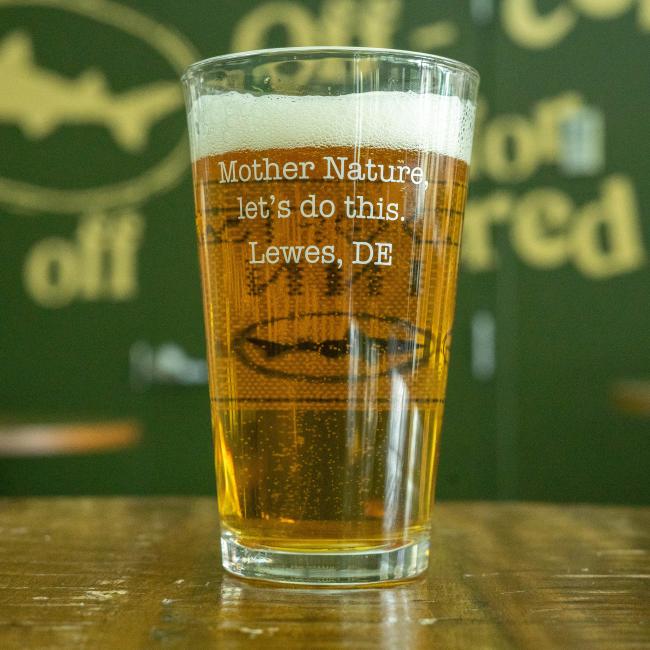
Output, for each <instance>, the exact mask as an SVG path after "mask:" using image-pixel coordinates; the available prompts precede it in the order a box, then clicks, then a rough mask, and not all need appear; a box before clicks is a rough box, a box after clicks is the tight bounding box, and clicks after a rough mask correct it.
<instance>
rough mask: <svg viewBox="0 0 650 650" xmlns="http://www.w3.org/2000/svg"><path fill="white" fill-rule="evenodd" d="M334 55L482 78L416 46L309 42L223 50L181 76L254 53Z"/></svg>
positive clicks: (185, 77) (460, 64) (463, 65)
mask: <svg viewBox="0 0 650 650" xmlns="http://www.w3.org/2000/svg"><path fill="white" fill-rule="evenodd" d="M309 54H314V55H328V54H329V55H332V56H339V57H343V56H345V55H348V56H350V55H352V56H354V55H360V56H363V57H372V56H395V57H400V58H402V59H403V60H404V62H405V63H409V62H411V63H416V62H417V63H427V64H429V65H431V66H436V65H437V66H440V67H444V68H448V69H451V70H453V71H455V72H461V73H464V74H466V75H468V76H469V77H471V78H472V79H473V80H475V81H476V82H478V81H479V80H480V74H479V73H478V71H477V70H476V69H475V68H473V67H472V66H471V65H468V64H467V63H463V62H462V61H458V60H456V59H451V58H449V57H446V56H440V55H439V54H428V53H427V52H416V51H413V50H399V49H394V48H383V47H356V46H348V45H314V46H312V45H308V46H301V47H274V48H267V49H261V50H248V51H246V52H231V53H228V54H219V55H217V56H212V57H208V58H207V59H201V60H200V61H196V62H195V63H192V64H190V65H189V66H188V67H187V68H186V69H185V72H184V73H183V74H182V76H181V81H183V82H185V81H187V80H188V79H190V78H191V77H192V76H193V75H194V74H195V73H196V72H198V71H200V70H202V69H204V68H206V67H209V66H211V65H214V64H227V63H231V62H237V61H240V60H242V61H243V60H245V59H251V58H253V57H257V56H259V57H268V58H269V59H273V58H274V57H279V56H284V55H289V56H291V55H294V59H293V60H299V58H300V57H299V55H309Z"/></svg>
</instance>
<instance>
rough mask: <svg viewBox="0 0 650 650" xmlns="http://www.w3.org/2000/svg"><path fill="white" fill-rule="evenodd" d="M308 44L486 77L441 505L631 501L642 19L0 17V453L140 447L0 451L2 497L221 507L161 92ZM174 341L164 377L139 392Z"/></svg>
mask: <svg viewBox="0 0 650 650" xmlns="http://www.w3.org/2000/svg"><path fill="white" fill-rule="evenodd" d="M324 43H333V44H358V45H367V46H380V47H397V48H405V49H417V50H423V51H432V52H436V53H440V54H443V55H446V56H451V57H454V58H459V59H461V60H464V61H466V62H468V63H471V64H473V65H474V66H475V67H477V68H478V70H479V71H480V72H481V75H482V89H481V96H482V100H481V110H480V117H479V126H478V136H477V141H476V149H475V158H474V161H473V176H474V178H473V185H472V189H471V193H470V203H469V206H468V210H467V218H466V228H465V235H464V237H465V239H464V244H463V267H462V273H461V281H460V287H459V296H458V307H457V320H456V327H455V336H454V346H453V355H452V368H451V375H450V382H449V392H448V397H449V399H448V407H447V413H446V422H445V429H444V439H443V449H442V457H441V466H440V477H439V488H438V494H439V495H440V497H444V498H463V499H474V498H489V499H493V498H516V499H531V500H557V501H609V502H629V503H644V502H648V500H649V497H650V481H648V480H647V478H646V474H647V468H648V466H650V463H649V461H650V445H649V442H648V441H649V438H650V435H649V434H650V419H648V416H647V415H646V416H645V417H644V416H643V415H641V414H639V413H635V412H634V409H632V408H630V407H629V406H626V403H625V400H624V399H622V398H621V397H620V391H621V386H623V387H624V386H625V383H624V382H626V381H631V380H634V381H638V382H641V386H642V387H643V386H645V387H646V388H645V389H646V390H650V389H649V388H648V383H645V384H644V383H643V382H650V306H649V304H648V299H649V293H650V292H649V289H650V277H649V275H648V267H647V257H648V246H649V245H650V232H649V231H650V214H649V211H648V210H649V206H650V184H649V183H648V182H647V180H646V179H647V177H648V175H649V174H650V158H649V156H648V150H649V146H648V126H647V110H648V105H649V103H650V76H649V73H648V60H649V55H650V47H649V43H650V4H649V3H648V2H647V0H616V1H614V0H612V2H603V1H602V0H548V1H544V0H537V1H535V0H501V1H500V2H491V1H490V0H483V1H480V0H473V1H471V2H470V1H469V0H468V1H467V2H465V1H463V2H459V1H458V0H436V1H435V2H425V1H422V0H417V1H413V2H410V1H407V0H322V1H320V2H291V1H287V2H259V3H258V2H249V1H238V2H234V0H228V1H225V2H220V3H216V2H212V1H207V0H194V1H193V2H192V3H179V2H173V1H172V0H158V1H156V2H154V1H153V0H147V1H140V2H135V1H134V0H131V1H128V2H127V1H126V0H120V2H119V3H118V2H112V1H108V0H88V1H85V2H84V1H81V0H80V1H75V0H48V1H40V2H37V1H33V2H29V1H21V2H19V1H18V0H13V1H12V0H0V152H1V153H0V251H1V254H2V256H1V259H2V262H1V265H0V301H1V303H0V346H1V347H0V359H1V361H2V374H1V375H0V442H1V436H2V435H6V432H7V431H10V430H11V429H12V428H14V427H15V426H16V425H25V424H33V423H56V422H58V423H66V422H68V423H69V422H87V421H112V420H123V419H129V420H132V421H134V422H136V423H137V425H138V426H139V427H140V428H141V432H142V434H141V438H140V440H139V442H138V443H137V444H135V445H133V446H131V447H128V448H127V449H124V450H121V451H120V450H116V451H96V452H95V453H82V454H68V455H59V456H50V457H21V456H14V457H6V456H5V457H2V456H0V493H5V494H26V493H75V494H76V493H203V492H211V491H212V490H213V470H212V450H211V439H210V423H209V412H208V395H207V388H206V386H205V383H204V381H203V366H202V361H201V360H202V358H203V355H204V343H203V330H202V313H201V302H200V288H199V280H198V265H197V260H196V251H195V242H194V225H193V205H192V193H191V183H190V176H189V162H188V154H187V151H186V143H185V120H184V113H183V108H182V104H181V95H180V88H179V86H178V83H177V78H178V76H179V72H180V71H181V70H182V69H183V68H184V66H185V65H187V64H188V63H190V62H191V61H192V60H196V59H199V58H203V57H206V56H210V55H215V54H220V53H225V52H228V51H232V50H238V49H252V48H258V47H266V46H280V45H309V44H324ZM166 344H173V346H175V348H174V349H175V350H176V352H179V351H180V352H181V353H182V355H184V357H185V358H184V361H183V362H182V363H181V364H180V366H179V365H178V364H177V366H176V370H177V371H178V372H176V379H175V380H174V379H173V377H170V373H169V371H167V373H166V374H165V372H163V370H164V368H161V367H159V368H158V371H157V373H154V376H148V370H147V368H149V370H150V367H149V366H147V359H148V358H149V357H148V356H147V355H148V351H153V352H158V353H160V350H161V346H164V345H166ZM177 356H178V355H177ZM158 359H159V361H161V359H163V360H164V355H160V354H159V355H158ZM167 359H168V360H169V354H168V355H167ZM161 363H162V362H161ZM179 368H180V369H179ZM150 374H151V373H150V372H149V375H150ZM171 374H172V375H174V372H172V373H171ZM179 375H180V378H181V379H182V381H184V382H185V383H184V384H182V383H178V379H179ZM621 382H623V383H621ZM617 395H618V396H619V397H617Z"/></svg>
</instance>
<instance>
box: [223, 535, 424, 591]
mask: <svg viewBox="0 0 650 650" xmlns="http://www.w3.org/2000/svg"><path fill="white" fill-rule="evenodd" d="M221 557H222V563H223V567H224V569H225V570H226V571H228V572H229V573H232V574H234V575H237V576H240V577H242V578H252V579H256V580H270V581H272V582H280V583H285V584H287V583H290V584H299V585H327V586H351V585H371V584H375V583H385V582H394V581H402V580H406V579H408V578H413V577H415V576H417V575H418V574H420V573H422V572H423V571H425V570H426V568H427V566H428V564H429V538H428V537H425V536H423V537H422V538H418V539H414V540H411V541H409V542H408V543H406V544H404V545H403V546H399V547H395V548H390V549H385V548H384V549H378V550H367V551H353V552H345V551H338V552H331V551H329V552H318V553H316V552H305V551H300V552H298V551H278V550H273V549H269V548H250V547H248V546H244V545H243V544H240V543H239V542H238V541H237V540H236V539H235V537H234V536H233V535H232V534H231V533H223V534H222V536H221Z"/></svg>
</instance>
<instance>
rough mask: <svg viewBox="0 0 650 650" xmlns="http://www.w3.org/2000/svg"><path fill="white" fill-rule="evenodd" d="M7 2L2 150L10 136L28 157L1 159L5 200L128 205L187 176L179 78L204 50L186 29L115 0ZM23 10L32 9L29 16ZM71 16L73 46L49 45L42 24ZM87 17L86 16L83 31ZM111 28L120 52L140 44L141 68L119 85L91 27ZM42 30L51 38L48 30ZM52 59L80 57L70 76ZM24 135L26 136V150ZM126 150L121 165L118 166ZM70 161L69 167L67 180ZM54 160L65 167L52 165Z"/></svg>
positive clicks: (44, 208)
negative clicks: (84, 60)
mask: <svg viewBox="0 0 650 650" xmlns="http://www.w3.org/2000/svg"><path fill="white" fill-rule="evenodd" d="M6 7H10V8H11V9H12V12H11V13H10V15H9V16H8V18H9V20H8V21H4V16H2V17H1V18H0V24H3V29H2V30H0V32H1V34H0V148H2V147H3V146H4V147H6V145H5V142H3V140H4V139H5V138H7V142H8V143H9V147H10V149H9V151H10V152H11V151H12V149H13V152H14V155H15V156H18V157H19V159H20V160H22V161H24V165H22V166H20V167H17V166H15V165H14V166H11V165H9V162H8V161H10V160H11V159H12V158H11V157H6V156H5V158H4V160H5V162H6V163H7V164H5V165H4V167H3V166H2V165H1V164H0V204H2V205H5V206H9V207H14V208H18V209H19V210H20V212H21V213H22V212H24V211H27V212H40V213H46V214H53V213H65V214H81V213H87V212H88V211H90V210H95V211H107V210H114V209H124V208H130V207H133V206H137V205H139V204H141V203H143V202H145V201H146V200H147V199H148V198H149V197H151V196H153V195H156V194H160V193H162V192H164V191H167V190H168V189H170V188H171V187H173V186H174V185H176V184H177V183H178V182H179V181H180V180H181V179H182V178H183V177H184V176H186V175H187V173H188V170H189V164H188V153H187V138H186V132H185V128H184V124H182V121H181V111H182V105H183V98H182V94H181V90H180V84H179V83H178V77H179V76H180V74H181V73H182V72H183V71H184V70H185V68H186V67H187V66H188V65H189V64H190V63H192V62H193V61H196V60H197V59H199V58H201V57H200V55H199V54H198V52H196V50H195V49H194V47H193V46H192V45H191V44H190V43H189V42H188V41H187V40H186V39H185V38H184V37H183V36H182V35H181V34H179V33H178V32H176V31H175V30H174V29H171V28H169V27H167V26H165V25H163V24H161V23H159V22H158V21H157V20H156V19H155V18H154V17H153V16H149V15H147V14H143V13H141V12H140V11H138V10H136V9H135V8H132V7H128V6H125V5H122V4H120V3H118V2H114V1H113V0H0V11H2V10H3V9H4V8H6ZM23 9H25V10H26V11H28V12H29V13H28V14H27V16H26V18H25V19H23V20H22V21H21V11H22V10H23ZM66 14H67V15H73V16H75V19H74V25H75V28H74V29H71V30H70V32H69V33H67V34H66V43H65V46H66V49H65V50H64V51H63V52H58V53H57V51H56V48H52V47H47V48H43V50H42V51H41V50H40V49H39V46H40V43H41V42H40V40H39V39H41V34H42V32H41V31H39V30H41V29H43V26H47V25H48V20H49V19H50V18H51V17H54V18H55V19H56V21H58V22H60V21H61V19H62V18H63V19H64V20H65V16H66ZM35 15H36V16H38V19H36V20H35V19H34V16H35ZM79 19H82V20H83V21H84V23H85V24H84V27H83V29H82V30H79V28H78V25H79V24H80V23H79ZM9 21H13V24H11V23H9ZM25 25H30V28H29V30H28V29H26V28H25ZM111 32H112V33H114V34H115V41H114V42H115V50H116V51H119V48H120V44H121V43H128V44H129V48H136V49H134V50H133V49H132V50H130V51H129V54H128V55H125V56H126V58H127V60H128V62H129V63H128V65H129V66H130V67H131V68H133V75H131V76H129V75H127V77H125V76H124V75H122V77H121V82H120V81H118V80H117V79H116V81H115V82H113V83H112V82H111V78H110V64H109V65H105V62H106V60H107V59H106V52H107V50H106V48H105V47H104V48H102V49H98V50H97V52H93V51H92V47H93V43H94V41H93V36H92V35H93V34H94V33H97V34H98V35H101V39H103V41H102V42H106V39H109V42H110V39H111ZM43 35H44V37H45V39H46V40H47V33H45V32H43ZM76 38H78V43H76V42H75V39H76ZM89 48H90V49H89ZM77 49H78V50H79V51H82V52H88V53H89V56H88V57H87V59H88V64H87V65H86V66H85V67H84V66H83V65H82V66H81V67H78V65H77V63H78V61H79V58H78V55H77V54H76V53H75V52H76V51H77ZM49 57H58V59H59V60H60V61H62V62H63V63H64V66H65V62H66V60H69V59H70V57H75V65H74V66H72V67H73V69H76V70H77V71H76V72H75V73H68V74H66V73H65V72H63V71H61V70H65V67H63V68H60V67H59V66H58V65H57V66H54V65H51V64H50V63H49V61H48V58H49ZM138 66H142V68H140V67H138ZM121 70H124V68H123V67H122V68H121ZM149 70H156V72H154V73H149ZM165 70H166V71H165ZM131 77H132V78H133V79H137V80H138V81H132V82H131V83H132V84H134V85H131V86H129V85H128V83H129V82H128V81H125V79H126V78H131ZM118 88H119V89H118ZM174 113H176V114H177V115H176V117H173V114H174ZM167 118H169V121H168V122H165V124H169V125H170V128H169V129H167V127H166V128H165V137H164V138H163V139H161V140H157V139H154V136H157V135H158V134H159V133H161V131H160V129H157V130H156V126H157V125H159V124H161V123H162V120H165V119H167ZM70 127H72V128H70ZM16 129H17V131H16ZM102 131H103V132H104V133H106V134H107V135H108V136H109V138H110V140H108V143H109V145H108V147H110V146H111V145H110V143H111V141H112V143H113V145H114V147H113V148H112V150H111V149H109V148H107V146H106V142H107V138H106V137H104V138H100V137H99V136H100V135H101V133H102ZM16 133H19V134H21V135H22V142H24V145H22V146H24V149H23V150H21V151H18V150H17V147H19V146H21V145H20V144H19V143H20V142H21V139H20V138H16ZM71 134H72V135H71ZM74 134H79V138H78V139H77V138H76V137H75V135H74ZM93 138H97V139H96V140H93ZM75 147H76V150H75ZM89 154H91V155H89ZM119 156H122V159H123V161H124V164H123V165H121V164H119V163H117V164H116V161H117V160H119ZM57 157H60V158H57ZM76 159H79V160H82V159H83V160H84V161H85V162H84V169H81V168H80V167H79V166H77V171H74V169H75V167H74V165H69V166H68V165H67V161H69V160H76ZM59 160H60V161H61V164H60V165H59ZM109 160H110V162H108V161H109ZM1 162H2V161H1V160H0V163H1ZM32 163H33V164H32ZM21 167H22V169H21ZM68 167H69V168H70V169H71V175H70V177H69V178H66V177H65V176H64V175H65V170H66V169H68ZM52 168H55V169H56V170H57V174H51V173H50V171H51V169H52ZM19 174H21V175H19ZM28 175H29V176H28ZM57 179H58V180H57ZM48 181H51V183H52V184H47V183H48Z"/></svg>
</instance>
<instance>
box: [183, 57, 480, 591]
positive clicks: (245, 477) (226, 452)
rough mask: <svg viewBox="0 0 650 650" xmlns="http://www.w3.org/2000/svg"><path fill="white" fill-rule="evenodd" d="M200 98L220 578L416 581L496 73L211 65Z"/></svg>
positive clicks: (189, 95)
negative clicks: (481, 83) (481, 95)
mask: <svg viewBox="0 0 650 650" xmlns="http://www.w3.org/2000/svg"><path fill="white" fill-rule="evenodd" d="M184 85H185V91H186V100H187V108H188V122H189V130H190V141H191V152H192V164H193V177H194V194H195V202H196V229H197V236H198V245H199V257H200V263H201V274H202V283H203V298H204V310H205V329H206V341H207V350H208V362H209V379H210V399H211V404H212V422H213V433H214V449H215V463H216V472H217V488H218V499H219V513H220V520H221V530H222V533H221V536H222V537H221V548H222V557H223V564H224V567H225V568H226V569H227V570H228V571H230V572H233V573H235V574H238V575H240V576H244V577H250V578H258V579H267V580H275V581H283V582H293V583H302V584H339V585H342V584H364V583H373V582H388V581H396V580H402V579H405V578H408V577H412V576H414V575H417V574H419V573H421V572H422V571H424V570H425V569H426V567H427V563H428V549H429V534H430V522H431V511H432V506H433V498H434V484H435V475H436V466H437V461H438V448H439V439H440V427H441V421H442V413H443V409H444V402H445V385H446V379H447V367H448V363H449V349H450V343H451V329H452V321H453V313H454V302H455V292H456V276H457V267H458V253H459V245H460V236H461V230H462V218H463V210H464V206H465V198H466V195H467V181H468V168H469V163H470V152H471V143H472V132H473V125H474V113H475V106H476V93H477V86H478V76H477V74H476V72H475V71H474V70H472V69H471V68H469V67H468V66H465V65H463V64H461V63H457V62H455V61H451V60H448V59H443V58H439V57H434V56H429V55H425V54H418V53H410V52H400V51H391V50H374V49H364V48H297V49H284V50H268V51H259V52H251V53H244V54H233V55H228V56H223V57H216V58H213V59H208V60H206V61H202V62H199V63H197V64H194V65H193V66H191V67H190V68H189V70H188V71H187V72H186V74H185V76H184Z"/></svg>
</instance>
